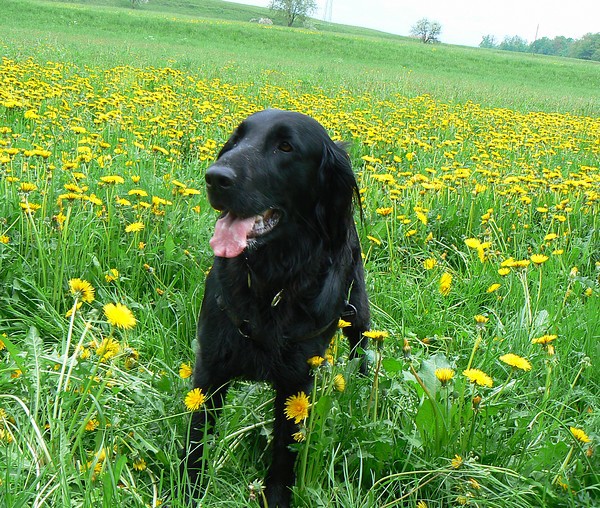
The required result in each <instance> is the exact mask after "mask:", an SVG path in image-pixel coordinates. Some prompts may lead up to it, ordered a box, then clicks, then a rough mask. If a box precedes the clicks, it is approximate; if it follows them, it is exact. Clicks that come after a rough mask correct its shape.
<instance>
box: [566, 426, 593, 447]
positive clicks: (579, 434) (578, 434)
mask: <svg viewBox="0 0 600 508" xmlns="http://www.w3.org/2000/svg"><path fill="white" fill-rule="evenodd" d="M569 430H570V431H571V434H573V437H574V438H575V439H577V441H579V442H581V443H589V442H590V441H591V439H590V438H589V436H588V435H587V434H586V433H585V432H584V431H583V430H581V429H578V428H577V427H569Z"/></svg>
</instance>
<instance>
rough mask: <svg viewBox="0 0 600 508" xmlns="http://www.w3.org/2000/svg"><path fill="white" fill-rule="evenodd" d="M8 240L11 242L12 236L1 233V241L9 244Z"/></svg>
mask: <svg viewBox="0 0 600 508" xmlns="http://www.w3.org/2000/svg"><path fill="white" fill-rule="evenodd" d="M8 242H10V237H8V236H6V235H0V243H4V244H7V243H8Z"/></svg>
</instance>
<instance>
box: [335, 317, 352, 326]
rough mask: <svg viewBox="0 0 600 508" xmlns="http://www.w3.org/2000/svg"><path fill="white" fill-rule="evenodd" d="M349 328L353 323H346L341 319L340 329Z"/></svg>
mask: <svg viewBox="0 0 600 508" xmlns="http://www.w3.org/2000/svg"><path fill="white" fill-rule="evenodd" d="M349 326H352V323H350V321H345V320H343V319H340V320H339V321H338V328H348V327H349Z"/></svg>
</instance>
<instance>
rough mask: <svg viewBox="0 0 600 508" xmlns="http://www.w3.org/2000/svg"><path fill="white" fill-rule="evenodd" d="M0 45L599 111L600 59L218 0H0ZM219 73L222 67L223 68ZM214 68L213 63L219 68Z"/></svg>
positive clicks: (241, 75)
mask: <svg viewBox="0 0 600 508" xmlns="http://www.w3.org/2000/svg"><path fill="white" fill-rule="evenodd" d="M4 12H5V15H4V16H3V17H2V18H1V19H0V28H1V29H2V32H3V35H2V40H3V41H4V46H5V54H6V56H19V55H21V56H33V55H37V56H38V57H39V58H44V59H54V58H56V57H57V56H58V57H60V55H65V56H66V55H70V56H69V58H72V56H73V55H75V56H76V59H77V60H78V62H76V63H86V64H97V65H100V66H106V65H109V66H110V65H115V64H118V63H120V62H129V61H134V62H136V63H137V64H139V65H157V66H164V65H172V66H175V67H177V68H187V69H192V68H193V69H201V70H202V72H205V73H208V74H209V75H217V74H221V72H220V71H219V69H222V68H223V67H227V66H228V65H229V66H233V67H235V73H234V75H233V76H229V75H228V76H225V77H226V78H227V79H228V80H230V79H256V77H257V76H260V75H262V74H263V73H264V72H268V73H269V79H270V80H271V81H273V82H275V83H277V82H278V80H282V79H283V80H285V81H298V80H299V81H301V82H302V83H303V84H304V85H310V86H312V85H316V86H321V87H324V88H332V87H333V88H336V87H349V88H356V87H358V88H359V89H369V88H371V89H374V90H378V91H381V90H386V91H390V92H393V93H401V94H407V95H420V94H431V95H433V96H435V97H437V98H439V99H441V100H445V101H458V102H465V101H468V100H472V101H475V102H479V103H482V104H484V105H489V106H503V107H504V106H506V107H512V108H517V109H523V110H527V109H539V110H546V111H548V110H558V111H571V112H575V113H584V114H598V112H599V111H600V96H599V95H600V94H599V93H598V87H597V83H598V82H600V65H597V64H594V63H590V62H581V61H575V60H570V59H564V58H552V57H543V56H539V55H523V54H514V53H508V52H502V51H493V50H482V49H479V48H466V47H459V46H450V45H444V44H440V45H436V46H429V45H423V44H421V43H419V42H417V41H414V40H411V39H406V38H403V37H399V36H394V35H389V34H382V33H379V32H376V31H373V30H365V29H359V28H353V27H345V26H340V25H333V24H325V23H317V22H315V26H316V28H315V29H312V30H307V29H300V28H292V29H290V28H284V27H279V26H272V27H265V26H260V25H258V24H256V23H249V22H248V20H249V19H251V18H256V17H261V16H265V15H267V14H268V12H269V11H268V10H266V9H261V8H259V7H252V6H247V5H239V4H233V3H229V2H223V1H219V0H207V1H203V2H201V1H199V0H187V1H185V2H184V1H176V2H170V1H167V0H152V1H151V2H149V3H148V4H145V5H143V6H142V7H140V8H137V9H132V8H131V6H130V3H129V2H127V1H126V0H94V1H92V2H85V3H83V2H70V3H65V2H53V1H45V2H43V1H39V0H5V1H4ZM225 74H227V73H225ZM221 76H222V74H221Z"/></svg>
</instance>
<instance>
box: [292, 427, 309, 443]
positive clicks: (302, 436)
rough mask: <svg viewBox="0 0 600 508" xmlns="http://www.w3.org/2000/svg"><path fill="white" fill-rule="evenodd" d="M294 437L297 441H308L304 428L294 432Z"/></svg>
mask: <svg viewBox="0 0 600 508" xmlns="http://www.w3.org/2000/svg"><path fill="white" fill-rule="evenodd" d="M292 438H293V439H294V441H296V442H297V443H302V442H303V441H306V432H305V431H303V430H299V431H298V432H294V433H293V434H292Z"/></svg>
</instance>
